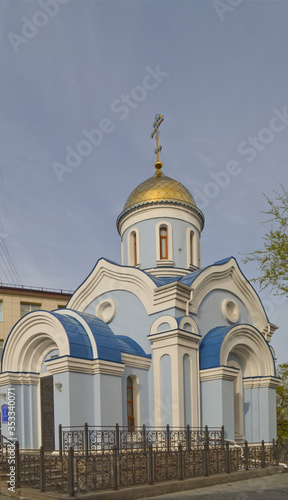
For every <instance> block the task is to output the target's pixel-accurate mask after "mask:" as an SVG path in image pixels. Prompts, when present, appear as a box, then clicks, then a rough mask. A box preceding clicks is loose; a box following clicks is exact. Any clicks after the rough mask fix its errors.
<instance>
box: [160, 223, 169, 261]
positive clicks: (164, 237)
mask: <svg viewBox="0 0 288 500" xmlns="http://www.w3.org/2000/svg"><path fill="white" fill-rule="evenodd" d="M160 259H168V231H167V227H166V226H161V227H160Z"/></svg>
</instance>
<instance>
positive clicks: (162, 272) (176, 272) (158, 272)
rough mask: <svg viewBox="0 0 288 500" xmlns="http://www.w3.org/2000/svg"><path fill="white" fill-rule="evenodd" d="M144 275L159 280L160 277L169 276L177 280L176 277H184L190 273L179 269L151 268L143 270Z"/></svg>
mask: <svg viewBox="0 0 288 500" xmlns="http://www.w3.org/2000/svg"><path fill="white" fill-rule="evenodd" d="M145 271H146V273H148V274H151V276H156V277H157V278H161V277H162V276H164V277H166V276H171V277H175V278H177V277H178V276H186V275H187V274H189V273H190V272H191V271H190V270H189V269H183V268H180V267H161V266H160V269H159V268H158V267H152V268H150V269H145Z"/></svg>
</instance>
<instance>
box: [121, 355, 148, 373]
mask: <svg viewBox="0 0 288 500" xmlns="http://www.w3.org/2000/svg"><path fill="white" fill-rule="evenodd" d="M121 359H122V363H124V364H125V366H131V367H133V368H142V369H143V370H149V368H150V366H151V363H152V359H151V358H145V357H144V356H135V355H134V354H127V353H126V352H121Z"/></svg>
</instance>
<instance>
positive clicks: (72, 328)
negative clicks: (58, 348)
mask: <svg viewBox="0 0 288 500" xmlns="http://www.w3.org/2000/svg"><path fill="white" fill-rule="evenodd" d="M62 311H63V313H61V314H59V313H57V312H55V311H54V312H52V313H51V314H53V315H54V316H55V317H56V318H57V319H58V320H59V321H60V322H61V324H62V325H63V327H64V328H65V331H66V333H67V336H68V339H69V344H70V356H73V357H76V358H83V359H93V351H92V345H91V342H90V339H89V336H88V333H87V332H86V330H85V328H84V326H83V325H82V324H81V323H80V321H78V320H76V319H75V318H73V317H72V316H70V315H68V314H67V315H65V312H64V311H65V309H62ZM77 314H78V315H79V316H81V318H83V319H84V320H85V321H86V323H87V325H88V326H89V328H90V330H91V332H92V335H93V337H94V339H95V342H96V345H97V351H98V358H99V359H103V360H106V361H114V362H116V363H121V352H120V350H119V346H118V343H117V340H116V336H115V335H114V333H113V332H112V330H111V328H110V327H109V326H108V325H107V324H106V323H105V322H104V321H103V320H102V319H100V318H97V317H96V316H92V315H91V314H86V313H77Z"/></svg>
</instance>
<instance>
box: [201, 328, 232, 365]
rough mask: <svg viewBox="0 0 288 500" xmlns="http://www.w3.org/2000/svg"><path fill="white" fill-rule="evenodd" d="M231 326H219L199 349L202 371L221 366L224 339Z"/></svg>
mask: <svg viewBox="0 0 288 500" xmlns="http://www.w3.org/2000/svg"><path fill="white" fill-rule="evenodd" d="M230 329H231V326H217V327H216V328H213V329H212V330H210V332H208V333H207V334H206V335H205V337H204V338H203V340H202V342H201V344H200V347H199V357H200V370H205V369H207V368H216V367H218V366H220V351H221V346H222V342H223V339H224V337H225V335H226V334H227V333H228V332H229V330H230Z"/></svg>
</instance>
